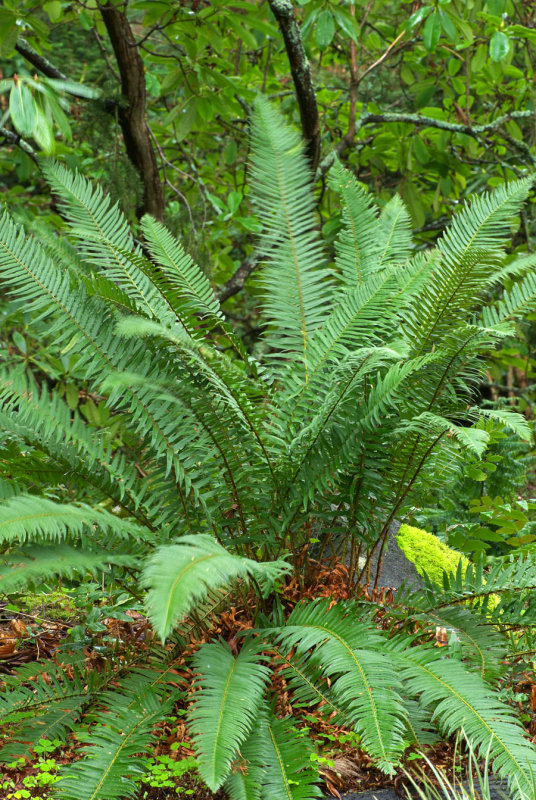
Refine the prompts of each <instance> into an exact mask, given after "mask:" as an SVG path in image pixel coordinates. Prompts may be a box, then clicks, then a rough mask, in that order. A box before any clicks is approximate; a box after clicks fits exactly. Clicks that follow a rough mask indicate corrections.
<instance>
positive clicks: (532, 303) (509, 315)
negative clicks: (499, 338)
mask: <svg viewBox="0 0 536 800" xmlns="http://www.w3.org/2000/svg"><path fill="white" fill-rule="evenodd" d="M535 308H536V272H529V274H528V275H525V277H524V278H522V279H521V280H520V281H519V282H517V283H515V284H514V285H513V287H512V288H511V289H510V290H509V291H506V292H504V293H503V295H502V296H501V298H500V300H499V301H498V302H497V303H495V304H494V305H492V306H485V307H484V308H483V309H482V322H483V324H484V325H486V326H487V327H491V326H492V325H498V324H499V323H501V322H504V321H506V320H509V319H513V320H519V319H522V318H523V317H525V316H526V315H527V314H529V313H530V312H531V311H534V309H535Z"/></svg>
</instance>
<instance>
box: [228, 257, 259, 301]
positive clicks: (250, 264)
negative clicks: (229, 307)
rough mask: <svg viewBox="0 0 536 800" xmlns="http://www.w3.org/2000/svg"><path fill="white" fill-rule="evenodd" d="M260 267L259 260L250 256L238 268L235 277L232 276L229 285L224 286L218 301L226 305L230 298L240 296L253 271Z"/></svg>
mask: <svg viewBox="0 0 536 800" xmlns="http://www.w3.org/2000/svg"><path fill="white" fill-rule="evenodd" d="M258 266H259V261H258V259H257V258H256V257H255V256H254V255H251V256H248V257H247V258H246V259H245V260H244V263H243V264H241V265H240V266H239V267H238V269H237V270H236V272H235V273H234V275H231V277H230V278H229V280H228V281H227V283H225V284H224V285H223V286H222V288H221V291H220V293H219V295H218V300H219V301H220V303H225V301H226V300H228V299H229V297H232V296H233V295H235V294H238V292H239V291H240V290H241V289H242V287H243V286H244V284H245V282H246V281H247V279H248V278H249V276H250V275H251V273H252V272H253V270H255V269H256V268H257V267H258Z"/></svg>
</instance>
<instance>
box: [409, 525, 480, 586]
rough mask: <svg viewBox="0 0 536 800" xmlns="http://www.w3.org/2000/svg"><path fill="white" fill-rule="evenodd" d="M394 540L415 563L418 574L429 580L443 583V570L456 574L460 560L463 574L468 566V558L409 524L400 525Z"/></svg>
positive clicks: (439, 583) (431, 534)
mask: <svg viewBox="0 0 536 800" xmlns="http://www.w3.org/2000/svg"><path fill="white" fill-rule="evenodd" d="M396 541H397V544H398V546H399V547H400V549H401V550H402V552H403V553H404V555H405V556H406V558H407V559H408V560H409V561H411V562H412V563H413V564H415V569H416V570H417V572H418V573H419V575H425V574H426V575H427V576H428V577H429V578H430V580H431V581H433V582H434V583H436V584H438V585H439V586H442V585H443V572H452V573H454V574H456V571H457V569H458V565H459V563H460V561H461V564H462V574H463V575H464V576H465V573H466V572H467V568H468V567H469V563H470V562H469V559H468V558H467V557H466V556H464V555H463V553H460V552H458V550H453V548H452V547H448V545H446V544H444V542H441V541H440V540H439V539H438V538H437V536H434V534H433V533H428V531H424V530H421V529H420V528H413V527H411V525H401V526H400V528H399V530H398V534H397V537H396Z"/></svg>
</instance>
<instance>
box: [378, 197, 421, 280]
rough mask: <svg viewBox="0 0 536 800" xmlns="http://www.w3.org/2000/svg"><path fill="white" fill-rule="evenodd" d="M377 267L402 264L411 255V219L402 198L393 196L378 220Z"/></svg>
mask: <svg viewBox="0 0 536 800" xmlns="http://www.w3.org/2000/svg"><path fill="white" fill-rule="evenodd" d="M379 246H380V255H379V265H381V266H382V267H385V266H387V265H389V264H401V263H402V264H403V263H404V262H405V261H407V259H408V258H409V257H410V255H411V251H412V249H413V242H412V236H411V217H410V215H409V213H408V210H407V208H406V206H405V205H404V202H403V200H402V198H401V197H400V196H399V195H397V194H395V196H394V197H393V198H392V199H391V200H389V202H388V203H387V205H386V206H384V208H383V210H382V213H381V214H380V218H379Z"/></svg>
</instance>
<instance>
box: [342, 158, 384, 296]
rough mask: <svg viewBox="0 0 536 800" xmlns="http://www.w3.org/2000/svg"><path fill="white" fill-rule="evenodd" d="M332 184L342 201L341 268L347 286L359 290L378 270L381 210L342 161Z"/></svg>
mask: <svg viewBox="0 0 536 800" xmlns="http://www.w3.org/2000/svg"><path fill="white" fill-rule="evenodd" d="M329 183H330V186H331V188H332V189H334V190H335V191H336V192H337V193H338V194H339V195H340V197H341V201H342V219H343V228H342V230H341V232H340V233H339V236H338V238H337V244H336V250H337V259H336V261H337V266H338V267H339V269H340V271H341V278H342V281H343V283H344V284H345V286H347V287H349V288H355V287H356V286H358V285H360V284H362V283H363V282H364V281H365V280H366V279H367V278H368V277H369V276H370V274H371V273H372V272H374V271H376V270H377V269H378V262H379V257H380V252H381V250H380V226H379V224H378V208H377V206H376V205H375V204H374V202H373V200H372V198H371V196H370V195H369V194H368V192H367V191H366V189H364V188H363V187H362V186H361V185H360V184H359V183H358V182H357V181H356V179H355V178H354V176H353V175H352V173H351V172H350V171H349V170H347V169H345V168H344V167H343V166H342V165H341V163H340V161H339V160H338V159H336V160H335V163H334V164H333V166H332V168H331V169H330V172H329Z"/></svg>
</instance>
